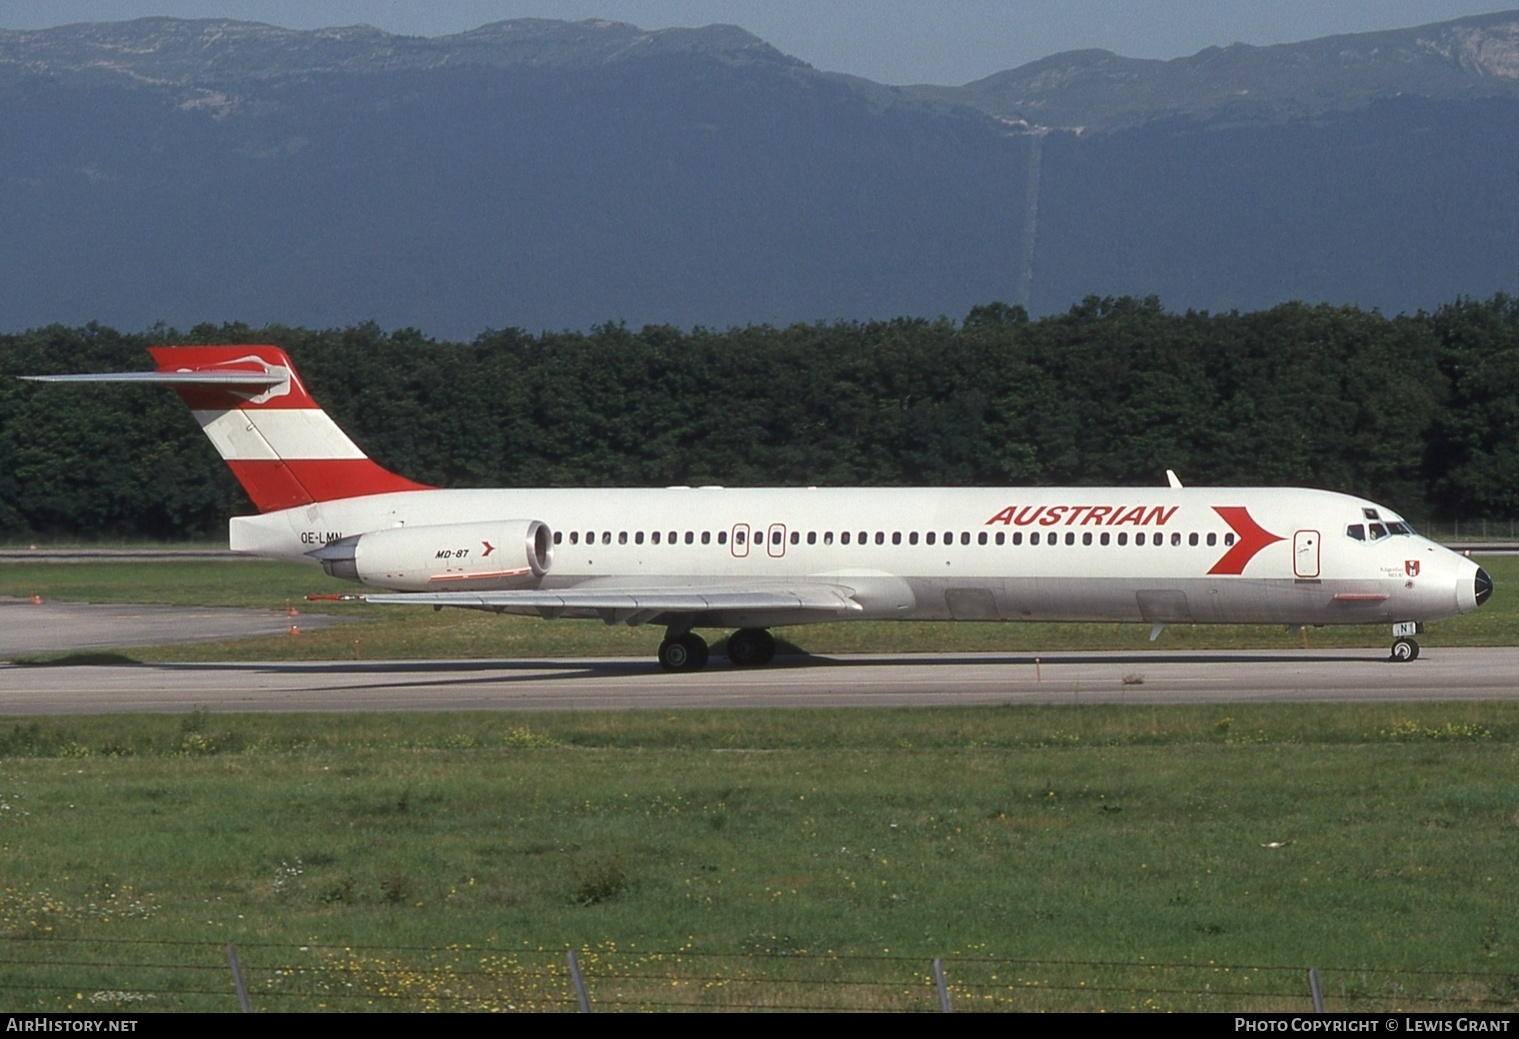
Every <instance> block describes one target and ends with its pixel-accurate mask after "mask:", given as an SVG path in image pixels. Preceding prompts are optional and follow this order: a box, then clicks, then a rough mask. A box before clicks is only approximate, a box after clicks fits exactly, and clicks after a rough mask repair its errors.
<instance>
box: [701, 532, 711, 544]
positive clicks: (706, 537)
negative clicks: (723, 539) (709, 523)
mask: <svg viewBox="0 0 1519 1039" xmlns="http://www.w3.org/2000/svg"><path fill="white" fill-rule="evenodd" d="M701 543H702V544H703V545H710V544H712V532H711V531H710V530H704V531H702V532H701Z"/></svg>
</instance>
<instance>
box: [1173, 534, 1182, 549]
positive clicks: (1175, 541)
mask: <svg viewBox="0 0 1519 1039" xmlns="http://www.w3.org/2000/svg"><path fill="white" fill-rule="evenodd" d="M1171 544H1172V545H1173V546H1176V545H1180V544H1181V532H1180V531H1175V532H1173V533H1172V534H1171Z"/></svg>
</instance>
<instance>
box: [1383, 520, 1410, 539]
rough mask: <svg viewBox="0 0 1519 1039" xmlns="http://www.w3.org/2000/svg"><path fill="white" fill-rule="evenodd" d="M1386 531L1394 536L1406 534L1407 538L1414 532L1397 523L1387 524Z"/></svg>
mask: <svg viewBox="0 0 1519 1039" xmlns="http://www.w3.org/2000/svg"><path fill="white" fill-rule="evenodd" d="M1387 529H1388V530H1389V531H1390V532H1392V533H1394V534H1407V535H1408V536H1409V537H1412V536H1413V532H1414V529H1413V528H1412V527H1410V526H1409V525H1408V524H1407V523H1403V522H1397V521H1395V522H1390V523H1388V524H1387Z"/></svg>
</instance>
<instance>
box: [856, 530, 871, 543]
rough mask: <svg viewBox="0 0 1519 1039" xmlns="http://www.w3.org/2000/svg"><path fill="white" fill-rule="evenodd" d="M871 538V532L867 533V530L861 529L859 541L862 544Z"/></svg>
mask: <svg viewBox="0 0 1519 1039" xmlns="http://www.w3.org/2000/svg"><path fill="white" fill-rule="evenodd" d="M869 540H870V535H869V534H867V533H866V532H865V531H863V530H862V531H860V542H859V543H860V544H862V545H863V544H865V543H866V542H868V541H869Z"/></svg>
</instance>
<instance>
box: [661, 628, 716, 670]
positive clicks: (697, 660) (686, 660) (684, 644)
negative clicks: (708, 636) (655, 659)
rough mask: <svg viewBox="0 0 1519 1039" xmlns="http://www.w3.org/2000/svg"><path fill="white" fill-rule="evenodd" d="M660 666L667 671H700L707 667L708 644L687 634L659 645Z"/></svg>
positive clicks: (699, 637) (695, 636) (700, 638)
mask: <svg viewBox="0 0 1519 1039" xmlns="http://www.w3.org/2000/svg"><path fill="white" fill-rule="evenodd" d="M659 666H660V667H662V668H664V669H665V670H666V671H700V670H701V669H702V668H704V667H706V666H707V643H706V640H705V639H703V638H702V637H701V636H700V635H695V634H692V633H690V632H687V633H686V634H684V635H681V636H679V637H677V638H673V639H665V640H664V641H663V642H661V643H660V644H659Z"/></svg>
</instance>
